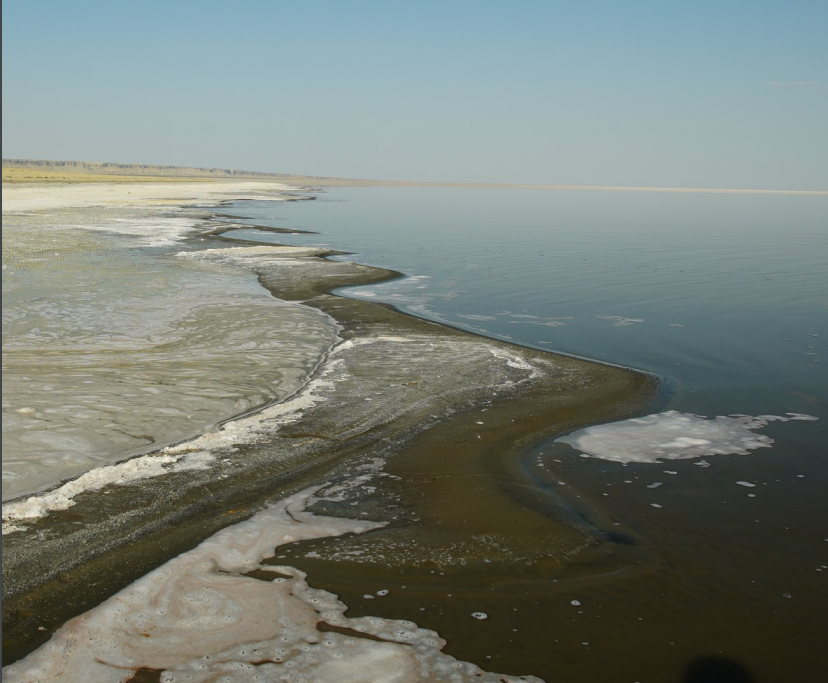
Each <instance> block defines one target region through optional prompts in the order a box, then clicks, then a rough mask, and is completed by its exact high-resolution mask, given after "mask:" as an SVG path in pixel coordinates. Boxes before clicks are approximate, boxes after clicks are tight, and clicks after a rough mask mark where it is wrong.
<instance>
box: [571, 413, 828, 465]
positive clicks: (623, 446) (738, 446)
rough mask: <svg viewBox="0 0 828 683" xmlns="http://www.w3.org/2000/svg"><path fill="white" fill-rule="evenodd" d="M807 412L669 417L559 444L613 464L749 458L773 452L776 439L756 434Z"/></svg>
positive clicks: (584, 433)
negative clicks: (711, 457)
mask: <svg viewBox="0 0 828 683" xmlns="http://www.w3.org/2000/svg"><path fill="white" fill-rule="evenodd" d="M817 419H818V418H816V417H814V416H812V415H805V414H803V413H787V417H784V416H780V415H759V416H758V417H752V416H750V415H731V416H729V417H725V416H723V415H720V416H718V417H716V418H714V419H712V420H710V419H707V418H705V417H703V416H701V415H693V414H691V413H679V412H678V411H675V410H670V411H667V412H665V413H657V414H654V415H647V416H645V417H638V418H633V419H631V420H622V421H620V422H611V423H609V424H603V425H596V426H594V427H587V428H586V429H581V430H578V431H577V432H573V433H572V434H569V435H568V436H562V437H560V438H559V439H556V441H559V442H561V443H566V444H569V445H570V446H572V447H573V448H576V449H577V450H579V451H581V452H582V453H584V454H585V455H588V456H591V457H593V458H601V459H602V460H612V461H615V462H623V463H628V462H643V463H653V462H661V460H660V459H663V460H685V459H689V458H700V457H703V456H706V455H748V454H749V453H750V451H751V450H754V449H756V448H770V447H771V444H773V439H771V438H770V437H769V436H766V435H764V434H755V433H754V432H753V430H756V429H761V428H762V427H767V425H768V423H769V422H789V421H791V420H804V421H812V420H817Z"/></svg>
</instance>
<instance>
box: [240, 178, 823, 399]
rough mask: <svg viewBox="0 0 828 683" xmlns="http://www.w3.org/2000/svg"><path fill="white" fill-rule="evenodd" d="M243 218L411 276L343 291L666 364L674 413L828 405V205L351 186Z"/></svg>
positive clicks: (614, 359) (483, 328) (818, 200)
mask: <svg viewBox="0 0 828 683" xmlns="http://www.w3.org/2000/svg"><path fill="white" fill-rule="evenodd" d="M237 208H238V210H239V211H241V212H243V213H244V215H245V216H249V217H250V220H248V221H240V222H239V223H245V222H247V223H250V224H261V225H268V226H273V227H279V228H296V229H300V230H308V231H315V232H317V233H319V234H304V235H284V234H273V233H265V232H263V231H258V230H237V231H234V232H232V233H231V234H232V237H234V238H237V239H238V238H248V239H255V240H259V241H274V242H281V243H288V244H297V245H298V244H302V245H308V244H314V245H317V244H324V245H328V246H330V247H333V248H336V249H341V250H343V251H348V252H352V253H353V255H352V256H348V257H346V258H349V259H353V260H355V261H357V262H360V263H369V264H372V265H380V266H383V267H386V268H392V269H396V270H399V271H401V272H403V273H405V274H406V275H407V276H408V277H406V278H404V279H401V280H397V281H395V282H392V283H387V284H383V285H378V286H372V287H357V288H350V289H346V290H343V292H342V293H344V294H346V295H347V296H353V297H358V298H369V299H372V300H378V301H385V302H389V303H393V304H395V305H396V306H398V307H399V308H401V309H402V310H405V311H408V312H411V313H414V314H416V315H420V316H424V317H428V318H432V319H435V320H440V321H443V322H446V323H448V324H451V325H454V326H457V327H462V328H465V329H468V330H471V331H476V332H481V333H483V334H487V335H490V336H493V337H498V338H503V339H510V340H513V341H515V342H517V343H520V344H524V345H528V346H534V347H536V348H545V349H550V350H555V351H560V352H564V353H569V354H574V355H579V356H584V357H589V358H596V359H600V360H604V361H607V362H611V363H616V364H621V365H626V366H630V367H635V368H640V369H643V370H647V371H650V372H654V373H656V374H658V375H660V376H662V377H663V378H664V379H665V380H666V381H667V383H668V386H669V387H670V388H671V390H672V391H673V392H674V396H673V398H672V400H671V407H672V408H676V409H680V410H685V411H689V412H699V413H710V412H713V413H716V412H723V413H732V412H744V413H751V414H753V413H773V412H780V413H782V414H784V412H787V411H793V412H809V411H811V412H813V411H814V410H818V409H819V408H820V407H822V406H824V403H825V400H826V398H828V395H826V389H827V388H828V383H826V381H825V379H826V369H825V368H826V365H825V363H826V362H828V358H826V355H825V350H826V339H828V336H827V335H828V328H827V327H826V323H828V295H826V292H828V218H826V217H828V198H825V197H780V196H772V195H767V196H762V195H758V196H757V195H749V196H740V195H690V196H688V195H660V194H659V195H653V194H646V193H624V192H548V191H538V190H488V189H487V190H476V189H467V188H462V189H452V188H436V189H432V188H358V189H357V188H350V189H343V190H329V191H327V192H326V193H325V194H323V195H322V196H320V198H319V199H318V200H317V201H315V202H312V203H304V204H301V205H279V206H276V207H273V206H268V205H266V204H261V203H256V202H245V203H244V205H243V207H242V206H239V207H237ZM822 409H823V410H824V408H822Z"/></svg>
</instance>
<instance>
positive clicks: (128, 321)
mask: <svg viewBox="0 0 828 683" xmlns="http://www.w3.org/2000/svg"><path fill="white" fill-rule="evenodd" d="M125 213H126V212H125V211H123V210H121V211H116V210H115V209H112V210H109V211H108V212H104V211H100V212H98V213H97V214H95V213H92V212H90V211H88V210H87V211H86V212H85V213H83V215H81V216H78V217H75V216H73V214H72V212H71V211H69V212H64V213H57V214H42V213H40V214H28V215H4V217H3V295H4V296H3V298H4V301H3V397H4V401H3V447H4V458H3V499H4V500H6V499H8V498H13V497H16V496H19V495H23V494H26V493H31V492H33V491H37V490H42V489H43V488H45V487H48V486H51V485H54V484H56V483H58V482H60V481H61V480H62V479H65V478H67V477H70V476H74V475H77V474H80V473H82V472H84V471H87V470H89V469H91V468H92V467H96V466H100V465H104V464H110V463H113V462H116V461H118V460H120V459H123V458H124V457H126V456H129V455H132V454H135V453H139V452H142V451H146V450H149V449H152V448H157V447H159V446H162V445H165V444H167V443H171V442H174V441H178V440H180V439H183V438H186V437H190V436H194V435H196V434H198V433H201V432H202V431H205V430H208V429H210V428H212V427H213V426H215V424H216V423H217V422H219V421H221V420H223V419H227V418H229V417H231V416H233V415H238V414H239V413H243V412H245V411H248V410H250V409H252V408H255V407H257V406H261V405H263V404H265V403H269V402H271V401H273V400H278V399H282V398H285V397H286V396H288V395H290V394H291V393H293V392H294V391H295V390H296V389H297V387H299V386H301V384H302V382H303V381H304V380H305V379H306V378H307V376H308V374H309V373H310V372H311V371H312V370H313V368H314V367H315V366H316V364H317V363H318V361H319V358H320V357H321V355H322V354H323V353H324V352H325V351H326V349H327V348H328V347H329V346H330V344H331V343H332V341H333V339H334V338H335V328H334V324H333V322H332V321H331V320H330V319H329V318H327V317H326V316H324V315H321V314H320V313H318V312H317V311H314V310H311V309H307V308H304V307H301V306H297V305H290V304H286V303H284V302H279V301H276V300H275V299H273V297H271V296H270V295H269V294H268V293H267V292H266V291H264V290H263V289H262V288H261V287H260V286H259V285H258V283H257V282H256V280H255V278H254V277H252V276H251V275H249V274H245V273H240V272H237V271H233V270H230V269H227V268H222V267H220V266H215V265H208V264H199V263H193V262H191V260H189V259H181V258H176V257H174V256H171V255H164V254H163V253H158V252H157V250H156V252H153V251H151V250H150V251H148V250H146V249H135V248H132V247H133V246H134V245H143V244H145V243H146V242H147V234H149V237H150V241H155V242H157V241H159V240H161V241H162V242H163V243H165V244H166V243H172V242H174V241H175V239H174V238H175V234H174V233H175V231H180V230H181V229H182V226H191V225H192V224H193V222H194V221H193V220H192V219H188V218H182V217H173V218H169V217H161V218H158V217H152V218H150V217H149V216H141V215H140V213H138V214H137V215H135V214H136V213H137V212H135V211H134V210H133V211H132V212H131V213H129V214H126V215H123V214H125ZM73 218H74V219H75V220H79V219H82V220H84V221H85V222H86V223H87V224H89V225H90V227H98V228H100V229H105V228H106V227H107V225H109V224H114V225H115V230H116V231H117V232H119V233H122V234H123V233H124V232H126V234H128V235H129V234H137V235H141V237H140V238H139V237H133V238H131V239H130V238H126V237H123V236H121V237H114V236H113V235H110V234H107V233H105V232H96V231H93V230H91V229H80V228H73V227H66V223H67V222H71V221H72V220H73ZM96 223H97V226H96ZM125 226H126V227H125ZM153 228H157V229H155V230H154V229H153Z"/></svg>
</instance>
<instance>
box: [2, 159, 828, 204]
mask: <svg viewBox="0 0 828 683" xmlns="http://www.w3.org/2000/svg"><path fill="white" fill-rule="evenodd" d="M29 163H32V164H35V165H26V160H15V159H4V160H3V183H4V185H5V184H7V183H10V184H18V183H134V182H141V183H176V184H178V183H194V182H198V183H204V182H207V181H211V180H216V179H219V180H222V181H225V182H244V180H248V181H249V180H250V179H251V178H255V179H256V180H259V179H260V178H261V179H262V180H259V181H260V182H262V181H264V182H273V183H285V185H286V186H292V187H298V186H308V185H311V186H314V187H469V188H485V189H508V188H514V189H529V190H578V191H585V190H602V191H611V192H679V193H691V194H772V195H798V196H828V190H779V189H750V188H748V189H745V188H710V187H629V186H622V185H549V184H539V183H530V184H519V183H463V182H434V181H431V182H429V181H410V180H371V179H367V178H331V177H322V176H305V175H293V174H287V173H286V174H281V173H257V172H252V171H231V170H226V169H215V168H210V169H206V168H188V167H174V166H146V165H135V164H102V163H97V162H74V161H73V162H62V161H36V162H29ZM115 171H117V173H116V172H115ZM230 178H233V179H234V180H229V179H230Z"/></svg>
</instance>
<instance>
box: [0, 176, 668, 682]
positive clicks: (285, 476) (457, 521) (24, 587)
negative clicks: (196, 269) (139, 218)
mask: <svg viewBox="0 0 828 683" xmlns="http://www.w3.org/2000/svg"><path fill="white" fill-rule="evenodd" d="M124 187H127V186H124ZM127 192H129V190H127ZM165 199H166V198H165ZM170 201H174V199H172V198H170ZM225 229H226V226H223V227H222V228H221V230H225ZM227 245H228V242H227V240H226V239H223V238H219V237H217V236H211V237H209V238H208V239H207V240H206V241H204V242H200V243H199V244H198V245H187V247H186V248H187V249H188V250H190V253H189V255H188V256H186V258H196V259H207V260H216V261H219V262H222V263H226V264H235V265H237V266H240V267H243V268H247V269H250V270H251V271H252V272H255V273H256V274H257V276H258V277H259V279H260V282H261V283H262V284H263V285H264V286H265V287H266V288H267V289H268V290H269V291H271V292H272V293H273V294H274V295H275V296H277V297H278V298H280V299H284V300H288V301H301V302H303V303H304V304H305V305H307V306H311V307H314V308H317V309H319V310H320V311H323V312H324V313H326V314H328V315H330V316H332V317H333V318H334V319H335V320H336V321H337V322H338V323H339V325H340V326H341V328H342V329H341V332H340V336H341V337H342V340H343V341H342V342H341V343H340V344H339V346H338V347H336V348H335V349H334V351H333V353H332V355H331V356H330V357H329V358H328V359H327V361H326V362H325V363H323V364H322V366H321V367H320V369H319V370H318V373H317V376H316V377H315V378H314V380H312V381H311V384H310V385H309V386H308V387H307V388H306V389H305V390H304V397H305V398H307V400H306V401H305V402H304V403H301V401H302V399H303V394H300V395H298V396H297V397H295V400H296V401H298V402H300V403H301V406H300V407H299V408H297V409H296V410H295V411H294V412H293V413H291V416H290V420H289V421H285V419H284V415H281V416H279V415H277V414H270V415H269V414H268V412H267V410H266V411H264V413H262V416H261V417H260V418H250V419H251V420H253V422H251V423H249V424H248V425H247V426H245V427H244V428H243V429H236V428H235V424H236V423H229V424H228V425H227V428H226V429H225V431H224V432H223V433H221V434H219V435H217V436H216V437H213V438H212V439H211V438H206V439H204V440H202V441H199V440H196V441H194V442H192V443H191V444H190V445H186V444H185V445H182V446H181V447H180V449H179V452H192V453H195V452H198V451H202V452H205V453H208V454H209V455H210V457H212V458H214V461H213V462H212V465H211V466H210V467H209V468H207V469H197V470H191V471H188V472H178V473H170V474H166V475H163V476H159V477H155V478H152V479H147V480H143V481H136V482H133V483H130V484H128V485H124V486H114V485H110V486H108V487H106V488H103V489H101V490H99V491H90V492H87V493H83V494H81V495H79V496H77V497H76V498H75V501H74V502H75V504H74V505H73V506H72V507H70V508H68V509H66V510H62V511H54V512H52V513H50V514H49V515H48V516H47V517H45V518H43V519H40V520H38V521H35V522H33V523H29V524H27V527H28V528H27V529H26V530H24V531H21V532H17V533H13V534H10V535H8V536H6V537H5V538H4V554H3V597H4V617H3V625H4V631H5V633H6V636H5V639H4V663H9V662H11V661H14V660H16V659H18V658H19V657H21V656H23V655H25V654H26V653H28V652H31V651H32V650H33V649H34V648H35V647H37V646H38V645H39V644H41V643H42V642H44V641H45V640H46V639H47V638H48V637H49V634H50V633H51V632H52V631H53V630H54V629H55V628H57V627H58V626H59V625H60V624H61V623H63V622H64V621H65V620H66V619H68V618H70V617H72V616H75V615H77V614H79V613H81V612H83V611H85V610H86V609H88V608H90V607H93V606H94V605H96V604H98V603H99V602H101V601H102V600H104V599H105V598H107V597H109V596H110V595H112V594H113V593H114V592H116V591H117V590H119V589H121V588H123V587H124V586H126V585H127V584H128V583H130V582H132V581H133V580H135V579H137V578H138V577H140V576H142V575H143V574H145V573H147V572H148V571H150V570H151V569H153V568H154V567H156V566H158V565H159V564H161V563H162V562H164V561H166V560H167V559H169V558H170V557H173V556H175V555H177V554H179V553H181V552H183V551H185V550H189V549H191V548H193V547H194V546H195V545H196V544H198V543H199V542H200V541H201V540H203V539H205V538H206V537H207V536H209V535H211V534H212V533H214V532H215V531H217V530H219V529H221V528H223V527H225V526H227V525H229V524H232V523H235V522H237V521H240V520H242V519H245V518H247V517H249V516H250V515H252V514H253V513H255V512H256V511H258V510H259V509H261V508H262V506H263V505H264V503H265V502H267V501H274V500H277V499H280V498H282V497H284V496H287V495H289V494H291V493H294V492H296V491H299V490H301V489H303V488H305V487H307V486H309V485H312V484H317V483H321V482H324V481H329V480H331V479H336V478H337V477H342V476H346V475H347V474H348V473H351V472H353V471H354V470H355V469H356V468H358V467H360V466H362V465H365V464H366V463H369V462H374V461H375V460H376V459H381V460H382V461H383V462H385V463H386V470H387V474H388V475H390V476H387V477H385V478H383V480H382V481H383V485H382V486H377V487H375V488H374V489H373V490H371V491H367V490H366V491H364V492H362V493H361V494H360V495H359V496H358V498H357V499H355V500H351V501H348V502H349V504H348V505H347V506H345V505H344V504H343V505H339V506H338V507H337V506H334V507H337V509H333V510H331V509H326V510H324V512H325V513H326V514H333V515H334V516H336V515H339V516H343V517H350V516H353V515H359V516H360V517H361V518H364V519H371V520H380V521H387V522H389V524H388V527H387V528H385V529H383V530H381V531H379V532H377V533H375V534H369V535H368V536H370V539H368V540H366V539H367V538H368V536H366V537H365V538H347V539H343V540H342V541H341V542H340V543H339V545H338V546H336V545H328V544H327V543H325V544H323V545H325V546H326V548H324V549H323V548H320V549H319V552H317V554H316V555H317V557H318V558H319V563H320V564H319V566H318V567H317V568H316V569H315V570H314V571H315V572H316V575H317V577H318V579H319V580H320V581H325V580H327V579H326V577H331V576H334V575H335V576H336V577H337V580H344V582H345V583H347V577H348V576H351V577H352V580H353V581H354V582H355V583H356V584H359V583H360V582H364V581H365V580H368V579H369V578H370V577H374V579H373V580H388V581H392V580H395V581H396V582H397V583H398V584H399V585H400V586H402V585H406V586H408V585H409V584H412V585H414V584H413V583H412V579H413V578H416V579H417V580H416V585H415V587H414V588H412V590H414V591H415V592H419V593H420V594H423V593H424V594H430V595H431V596H432V598H434V599H436V598H435V597H434V596H438V595H440V594H442V593H443V591H444V588H445V583H444V582H445V578H444V577H445V576H450V577H451V582H452V585H455V586H457V587H458V590H465V591H466V592H471V593H472V594H480V593H481V591H482V592H486V591H491V590H492V589H493V588H495V587H497V588H498V589H502V590H503V591H505V593H503V592H502V591H501V592H499V593H498V595H506V596H507V597H506V598H505V599H507V600H509V599H511V600H513V599H514V597H515V596H516V595H517V593H515V591H518V592H520V591H523V592H526V591H529V593H531V594H537V593H544V592H548V591H549V588H550V586H551V583H552V582H557V581H559V580H565V579H567V578H573V577H580V578H583V577H592V576H596V575H605V574H617V573H618V572H622V573H623V572H627V573H632V574H635V573H637V572H641V571H646V568H647V567H648V566H651V565H652V563H653V562H654V559H653V556H652V555H651V554H650V553H649V552H648V551H647V549H646V546H645V545H644V544H643V543H641V542H639V541H636V540H635V537H634V535H633V533H632V532H631V531H628V530H625V529H623V528H622V529H621V530H619V527H617V526H615V522H614V521H611V520H610V519H609V518H607V517H606V515H602V514H601V513H600V512H598V509H597V508H592V507H590V506H588V505H587V506H585V507H581V509H579V508H578V504H577V502H576V501H574V500H573V501H567V500H565V499H564V498H562V497H559V496H556V495H551V494H550V492H549V490H548V488H547V487H546V486H543V485H541V484H540V483H539V482H538V481H536V480H534V479H533V478H532V477H531V476H529V475H528V474H527V471H526V469H525V468H524V467H522V466H521V465H520V464H519V459H520V457H521V455H522V454H524V453H525V452H527V450H528V449H530V448H531V447H533V446H534V445H536V444H538V443H540V442H541V441H542V440H543V439H545V438H548V437H551V436H553V435H555V434H558V433H560V432H562V431H566V430H570V429H574V428H577V427H581V426H585V425H587V424H591V423H595V422H602V421H607V420H610V419H614V418H620V417H625V416H629V415H631V414H634V413H635V412H636V411H639V410H641V408H642V407H643V406H644V405H645V404H646V403H647V402H648V401H649V400H650V399H651V398H652V396H653V395H654V391H655V389H656V385H655V382H654V381H653V380H652V378H650V377H648V376H646V375H643V374H641V373H637V372H633V371H630V370H625V369H621V368H614V367H610V366H606V365H601V364H597V363H591V362H587V361H583V360H577V359H573V358H568V357H564V356H557V355H554V354H547V353H543V352H539V351H534V350H530V349H525V348H521V347H516V346H513V345H509V344H506V343H501V342H496V341H492V340H489V339H484V338H481V337H476V336H474V335H470V334H467V333H464V332H460V331H458V330H453V329H450V328H447V327H443V326H440V325H436V324H433V323H430V322H427V321H423V320H419V319H416V318H412V317H410V316H406V315H402V314H400V313H398V312H396V311H394V310H393V309H391V308H390V307H387V306H384V305H380V304H373V303H370V302H362V301H354V300H350V299H343V298H340V297H337V296H333V295H331V294H329V292H330V291H331V290H332V289H333V288H335V287H338V286H342V285H345V284H366V283H369V282H377V281H381V280H383V279H387V278H392V277H396V276H397V274H396V273H393V272H390V271H383V270H382V269H377V268H369V267H365V266H360V265H358V264H352V263H347V262H339V261H331V260H328V259H326V258H325V257H326V256H328V255H331V253H332V252H329V251H325V250H316V251H313V250H310V251H309V250H306V249H305V250H302V249H300V250H291V249H271V248H264V247H254V248H253V249H252V250H250V249H235V250H233V249H227ZM210 249H212V250H214V251H209V250H210ZM297 405H298V404H297ZM277 412H278V411H277ZM257 419H258V420H259V421H258V422H256V420H257ZM396 477H399V478H396ZM400 482H402V483H404V485H401V484H400ZM350 503H356V504H355V505H351V504H350ZM590 510H591V512H590ZM332 543H337V542H332ZM364 543H368V544H369V545H372V548H371V549H369V550H370V552H368V553H366V554H363V557H366V558H370V557H374V558H378V557H380V556H382V557H383V558H384V559H383V560H382V561H381V562H374V563H373V564H370V565H369V566H367V567H366V566H365V565H361V564H359V563H351V564H348V563H346V562H342V561H340V558H341V557H342V556H343V553H345V554H346V555H348V552H347V551H348V550H349V548H350V550H351V553H350V556H351V557H357V556H358V555H354V554H353V550H354V549H355V548H354V544H356V545H360V544H364ZM349 544H350V545H349ZM377 548H384V549H385V551H384V552H381V553H378V552H377V551H376V549H377ZM389 548H394V549H395V550H394V552H391V553H389V552H387V550H388V549H389ZM365 549H366V548H363V550H365ZM326 557H327V566H328V569H325V568H324V566H323V565H325V563H326ZM331 560H334V561H333V562H331ZM309 580H310V581H311V584H312V585H313V582H314V573H313V572H312V573H311V577H310V579H309ZM403 581H405V583H402V582H403ZM406 590H407V589H406ZM343 591H345V592H347V590H346V589H345V588H344V587H343ZM508 596H512V597H511V598H509V597H508ZM464 599H465V598H461V603H457V604H456V605H455V606H454V607H453V608H452V609H451V610H449V611H452V612H454V609H455V608H458V609H463V608H464V605H463V604H462V600H464ZM498 599H501V600H502V599H504V598H498ZM400 600H401V601H402V602H400V603H398V605H399V607H400V608H403V609H404V604H405V599H403V598H402V597H400ZM349 604H351V603H349ZM387 604H391V603H390V602H389V603H387ZM355 609H359V605H358V604H356V607H355ZM495 609H496V606H495ZM409 618H410V615H409ZM445 626H446V628H448V630H449V632H452V633H453V632H454V631H456V628H457V621H456V620H454V621H452V620H451V619H449V621H448V622H447V623H446V624H445ZM449 640H450V644H449V647H460V648H462V647H463V641H467V640H468V639H467V638H464V637H463V635H462V634H459V633H458V634H457V637H450V638H449ZM452 643H454V644H452ZM467 645H468V643H467ZM513 652H514V654H515V656H517V655H518V654H519V649H517V650H514V649H513ZM478 654H479V655H480V657H482V660H478V663H479V664H480V665H481V666H487V661H486V659H485V655H483V654H482V653H478ZM476 656H477V655H475V657H476ZM509 668H512V667H506V669H509ZM498 670H504V667H503V666H500V667H499V668H498Z"/></svg>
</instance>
